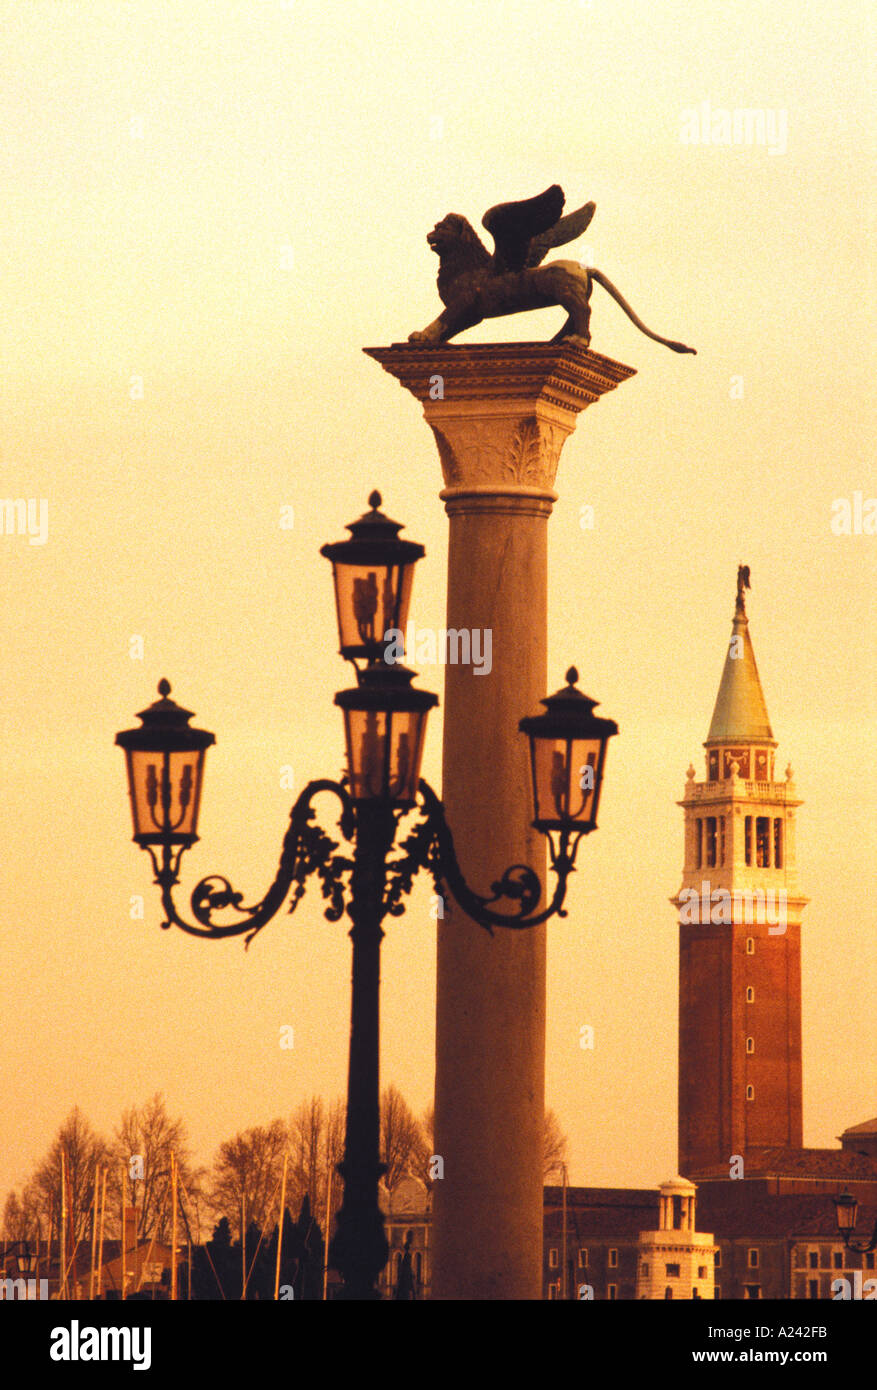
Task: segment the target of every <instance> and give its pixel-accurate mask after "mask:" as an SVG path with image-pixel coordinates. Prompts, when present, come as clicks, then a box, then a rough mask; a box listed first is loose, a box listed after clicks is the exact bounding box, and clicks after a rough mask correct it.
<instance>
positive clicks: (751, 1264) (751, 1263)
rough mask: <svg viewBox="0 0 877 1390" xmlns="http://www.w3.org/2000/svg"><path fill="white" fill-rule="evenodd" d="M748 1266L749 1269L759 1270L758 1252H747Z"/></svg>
mask: <svg viewBox="0 0 877 1390" xmlns="http://www.w3.org/2000/svg"><path fill="white" fill-rule="evenodd" d="M746 1266H747V1268H748V1269H758V1251H757V1250H747V1252H746Z"/></svg>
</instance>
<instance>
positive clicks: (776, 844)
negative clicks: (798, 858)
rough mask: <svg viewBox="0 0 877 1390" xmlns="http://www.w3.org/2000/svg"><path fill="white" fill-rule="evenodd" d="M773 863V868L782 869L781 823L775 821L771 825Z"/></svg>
mask: <svg viewBox="0 0 877 1390" xmlns="http://www.w3.org/2000/svg"><path fill="white" fill-rule="evenodd" d="M773 862H774V867H775V868H777V869H781V868H782V867H783V823H782V821H781V820H775V821H774V823H773Z"/></svg>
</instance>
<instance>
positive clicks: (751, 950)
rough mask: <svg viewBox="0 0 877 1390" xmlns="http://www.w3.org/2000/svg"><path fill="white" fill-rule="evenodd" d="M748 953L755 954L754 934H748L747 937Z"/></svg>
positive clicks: (748, 954) (749, 954)
mask: <svg viewBox="0 0 877 1390" xmlns="http://www.w3.org/2000/svg"><path fill="white" fill-rule="evenodd" d="M746 954H747V956H754V955H755V937H754V936H747V938H746Z"/></svg>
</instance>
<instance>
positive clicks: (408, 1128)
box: [381, 1086, 430, 1192]
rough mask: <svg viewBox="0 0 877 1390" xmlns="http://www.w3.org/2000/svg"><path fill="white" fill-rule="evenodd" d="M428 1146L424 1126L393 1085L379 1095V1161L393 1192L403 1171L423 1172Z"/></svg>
mask: <svg viewBox="0 0 877 1390" xmlns="http://www.w3.org/2000/svg"><path fill="white" fill-rule="evenodd" d="M429 1153H430V1149H429V1147H428V1144H427V1139H426V1135H425V1134H424V1132H423V1126H422V1125H421V1123H420V1121H419V1120H418V1119H417V1117H416V1115H415V1114H414V1112H413V1111H412V1110H411V1108H410V1107H409V1105H408V1102H407V1101H406V1100H405V1097H404V1096H403V1095H402V1094H401V1092H400V1091H398V1090H397V1089H396V1087H395V1086H387V1087H386V1089H385V1090H384V1092H383V1094H382V1095H381V1161H382V1162H383V1163H385V1164H386V1166H387V1171H386V1174H385V1175H384V1183H385V1185H386V1188H387V1191H388V1192H392V1191H393V1189H394V1188H395V1187H397V1186H398V1184H399V1181H400V1180H401V1179H402V1178H404V1176H405V1174H406V1173H414V1174H416V1175H417V1176H418V1177H420V1176H422V1175H423V1174H424V1173H425V1170H426V1165H427V1162H428V1159H429Z"/></svg>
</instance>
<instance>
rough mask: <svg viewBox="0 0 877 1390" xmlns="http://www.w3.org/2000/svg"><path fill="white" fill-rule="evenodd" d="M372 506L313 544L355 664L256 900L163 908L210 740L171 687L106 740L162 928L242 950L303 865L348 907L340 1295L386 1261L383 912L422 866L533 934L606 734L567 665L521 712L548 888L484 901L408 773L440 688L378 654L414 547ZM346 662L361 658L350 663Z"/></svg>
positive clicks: (292, 904)
mask: <svg viewBox="0 0 877 1390" xmlns="http://www.w3.org/2000/svg"><path fill="white" fill-rule="evenodd" d="M369 502H370V504H371V512H370V513H366V514H365V515H364V516H363V517H361V518H360V519H359V520H358V521H355V522H353V523H352V524H351V525H350V526H349V527H348V530H349V531H350V532H351V539H350V540H347V541H340V542H338V543H337V544H335V545H327V546H324V547H323V549H322V551H321V553H322V554H324V555H326V556H327V558H329V559H330V560H331V561H332V564H333V569H334V577H335V597H336V604H337V609H338V630H339V635H340V645H341V654H342V655H343V656H344V657H346V658H347V659H348V660H350V661H351V662H353V664H354V666H355V667H356V670H357V681H358V683H357V685H356V687H355V688H353V689H349V690H342V691H339V693H338V694H337V695H336V696H335V703H336V704H337V705H338V706H339V707H340V709H341V710H342V712H343V715H344V727H345V736H346V743H347V773H346V776H345V777H344V778H343V779H342V780H341V781H340V782H335V781H329V780H325V779H318V780H316V781H312V782H309V783H308V785H307V786H306V787H305V788H304V790H303V791H302V792H301V794H300V796H299V797H298V799H297V800H296V802H295V805H294V806H293V808H292V811H291V813H290V823H289V828H288V830H287V832H286V836H285V838H284V841H283V848H282V852H281V856H280V865H279V868H278V871H277V876H276V878H275V880H274V882H273V884H272V885H271V887H270V888H269V889H268V891H267V893H266V894H265V895H264V897H263V898H261V899H260V901H259V902H257V903H254V904H253V905H252V906H245V905H244V903H243V894H241V893H238V892H236V891H235V889H234V888H233V887H232V885H231V883H230V882H229V880H228V879H227V878H224V877H222V876H221V875H215V874H214V875H210V876H208V877H207V878H204V879H202V880H201V882H200V883H199V884H198V885H197V886H196V887H195V889H194V891H193V893H192V896H191V910H192V915H193V917H194V919H195V920H194V922H191V921H187V920H185V918H183V917H182V916H181V915H180V913H179V912H178V910H177V907H176V905H175V903H174V897H173V890H174V888H175V886H176V885H177V883H178V882H179V865H180V859H181V857H182V854H183V851H184V850H185V849H188V848H189V846H190V845H192V844H194V843H195V841H196V840H197V838H198V837H197V833H196V832H197V820H198V808H199V802H200V793H201V783H202V778H203V768H204V755H205V751H206V749H207V748H208V747H209V745H210V744H211V743H213V742H215V739H214V736H213V734H211V733H208V732H206V731H205V730H202V729H192V728H190V727H189V720H190V719H191V718H192V714H191V712H190V711H188V710H184V709H181V708H180V706H179V705H177V704H176V703H175V702H174V701H173V700H171V699H170V698H169V697H170V686H169V685H168V683H167V681H162V682H161V684H160V686H159V694H160V696H161V699H160V700H158V701H156V702H155V703H154V704H153V705H150V706H149V708H148V709H145V710H143V711H142V713H141V714H140V715H138V718H139V719H140V720H141V723H142V727H141V728H140V729H129V730H125V731H123V732H122V733H119V734H117V735H116V742H117V743H118V744H119V745H120V746H121V747H122V748H124V750H125V753H126V757H127V763H128V781H129V792H130V797H131V807H132V814H133V819H134V837H133V838H134V840H135V842H136V843H137V844H139V845H140V846H141V848H143V849H146V850H147V851H148V852H149V854H150V857H151V860H152V864H153V868H154V870H155V882H156V883H157V884H158V886H159V887H160V889H161V898H162V905H163V907H164V911H165V921H164V922H163V923H162V925H163V926H164V927H170V926H171V925H174V926H177V927H180V928H181V929H182V930H183V931H185V932H189V933H190V934H191V935H193V936H202V937H207V938H208V939H211V940H217V939H219V938H222V937H226V936H238V935H241V934H246V938H247V945H249V943H250V941H251V940H252V938H253V937H254V936H255V935H256V933H257V932H259V931H261V929H262V927H264V926H265V924H266V923H267V922H269V921H270V920H271V919H272V918H273V917H274V916H275V915H276V914H277V912H279V910H280V909H281V907H282V906H283V905H284V903H286V902H287V900H289V911H290V912H293V911H294V910H295V908H296V907H297V906H298V904H299V902H300V901H301V898H302V897H303V896H304V891H305V885H306V883H307V880H308V878H310V877H311V876H312V875H314V874H315V875H316V876H317V878H318V879H319V882H320V887H321V891H322V895H323V897H324V899H326V900H328V906H327V907H326V908H325V909H324V912H325V916H326V918H327V919H328V920H329V921H331V922H337V921H338V920H339V919H340V918H341V917H342V915H343V914H344V912H345V911H346V913H347V915H348V917H349V918H350V920H351V922H352V928H351V931H350V936H351V938H352V941H353V1000H352V1010H351V1032H350V1059H349V1072H348V1093H347V1130H346V1139H345V1150H344V1160H343V1162H342V1163H341V1164H340V1165H339V1170H340V1172H341V1174H342V1176H343V1178H344V1199H343V1202H342V1205H341V1209H340V1210H339V1212H338V1225H337V1230H336V1235H335V1237H334V1240H333V1242H332V1248H331V1251H330V1259H331V1262H332V1264H333V1266H334V1267H335V1268H337V1269H338V1270H339V1271H340V1272H341V1275H342V1278H343V1280H344V1294H343V1297H345V1298H347V1299H376V1298H378V1297H379V1294H378V1292H377V1288H376V1284H377V1279H378V1275H379V1274H380V1271H381V1270H382V1268H383V1267H384V1264H385V1263H386V1260H387V1255H388V1247H387V1241H386V1237H385V1234H384V1222H383V1215H382V1213H381V1210H380V1207H379V1204H378V1183H379V1181H380V1178H381V1176H382V1174H383V1172H384V1171H385V1170H384V1165H383V1164H382V1163H381V1162H380V1155H379V1116H380V1111H379V1070H378V1058H379V1052H378V1040H379V992H380V943H381V939H382V937H383V930H382V925H381V924H382V922H383V919H384V918H385V917H386V916H387V915H390V916H394V917H398V916H401V914H402V913H403V912H404V910H405V903H404V898H405V897H406V896H407V894H408V893H409V892H410V890H411V886H412V883H413V880H414V877H415V875H416V874H417V872H418V871H419V870H420V869H426V870H427V871H428V872H429V873H430V874H431V875H432V878H433V881H434V884H435V887H436V891H437V892H438V893H442V892H443V891H444V885H445V884H446V885H447V888H448V889H449V891H450V892H451V893H452V894H453V896H454V897H455V898H456V900H457V901H458V902H459V903H460V905H461V906H462V907H463V909H464V910H465V911H466V913H467V914H468V915H469V916H470V917H472V918H473V919H474V920H475V921H476V922H478V923H480V924H481V925H482V926H483V927H485V928H486V929H487V930H488V931H492V929H493V927H495V926H501V927H513V928H526V927H531V926H534V925H535V924H536V923H538V922H544V921H546V920H547V918H549V917H551V916H553V915H554V914H555V913H556V914H558V915H560V916H564V915H565V913H564V909H563V900H564V897H565V893H566V882H567V879H568V877H569V875H570V873H572V871H573V868H574V863H575V855H576V849H577V846H578V842H579V840H580V839H581V837H582V835H585V834H588V833H589V832H590V831H591V830H593V829H595V827H596V814H597V805H598V802H599V796H600V785H601V781H602V776H603V766H604V762H605V755H606V745H607V743H608V740H609V738H611V737H612V736H613V735H614V734H616V733H617V732H618V729H617V726H616V725H615V724H614V723H613V721H612V720H609V719H599V718H596V717H595V716H594V715H593V713H592V711H593V707H594V701H592V700H589V699H587V697H586V696H584V695H582V694H581V692H580V691H578V690H577V689H576V688H575V682H576V680H577V679H578V676H577V673H576V672H575V670H574V669H571V670H570V671H569V672H568V674H567V681H568V684H567V687H566V689H564V690H562V691H558V692H557V694H555V695H552V696H549V697H548V698H547V699H546V700H544V701H543V704H544V705H545V706H546V713H545V714H542V715H537V716H533V717H532V718H529V719H522V720H521V723H520V726H519V727H520V729H521V730H522V731H523V732H525V733H527V734H528V735H529V738H530V743H531V762H532V767H533V778H534V797H535V806H536V819H535V821H534V824H535V825H536V826H537V827H538V828H539V829H540V830H541V831H542V832H543V833H544V834H546V835H547V836H548V838H549V843H550V844H551V864H552V870H553V872H554V873H555V875H556V877H557V884H556V887H555V890H554V894H553V896H552V899H551V902H550V903H549V905H548V906H547V907H546V908H544V909H543V910H542V911H541V912H537V911H536V910H535V909H536V908H537V907H538V904H539V901H540V898H541V897H542V885H541V884H540V882H539V879H538V877H537V875H536V874H535V873H534V872H533V870H532V869H530V868H529V867H528V866H527V865H522V864H517V865H512V866H511V867H510V868H508V869H506V870H505V872H504V873H503V874H502V876H501V878H499V879H498V880H497V881H496V882H495V883H493V884H492V886H491V896H489V897H482V896H481V895H479V894H477V893H475V892H473V891H472V890H471V889H470V888H469V886H468V885H467V884H466V882H465V879H464V878H463V875H462V872H461V870H460V867H459V864H458V862H457V856H456V853H455V850H454V842H453V837H452V834H451V830H450V827H449V826H448V824H447V821H446V819H445V815H444V808H443V806H442V803H441V801H440V800H439V799H438V797H437V796H436V795H435V793H434V792H433V791H432V790H431V788H430V787H429V786H428V785H427V783H426V782H424V781H422V780H420V779H419V773H420V762H421V757H422V753H423V744H424V737H425V733H426V719H427V715H428V713H429V710H430V709H431V708H432V707H433V706H434V705H435V704H437V703H438V701H437V697H436V696H435V695H433V694H431V693H429V692H427V691H422V690H417V689H415V688H414V687H413V686H412V678H413V673H412V672H411V671H409V670H407V669H406V668H405V667H404V666H400V665H397V664H395V663H393V664H390V663H389V662H385V661H384V655H383V654H384V649H385V646H386V639H385V636H384V634H385V633H386V632H387V631H388V630H389V629H390V628H396V629H397V630H402V631H404V630H405V623H406V620H407V611H408V603H409V599H410V594H411V579H412V573H413V566H414V564H415V563H416V561H417V560H419V559H420V558H421V556H422V555H423V553H424V551H423V547H422V546H420V545H416V544H414V543H413V542H411V541H402V540H399V538H398V534H397V533H398V531H399V530H400V529H401V527H400V524H399V523H398V522H394V521H391V520H390V519H389V518H388V517H385V516H384V515H383V514H382V513H381V512H380V511H379V510H378V508H379V507H380V503H381V498H380V494H379V493H376V492H374V493H372V494H371V497H370V498H369ZM357 660H361V661H363V662H364V663H365V664H364V665H363V666H362V667H359V666H356V662H357ZM323 792H329V793H331V794H332V795H333V796H334V797H336V799H337V800H338V802H339V803H340V807H341V814H340V817H339V820H338V827H339V829H340V832H341V836H342V838H343V840H345V841H347V842H348V844H350V845H352V848H353V855H352V857H350V855H348V854H345V853H343V852H341V846H340V844H339V842H338V841H336V840H333V839H331V838H330V837H329V836H328V835H327V834H326V833H325V832H324V831H323V830H322V828H321V827H320V826H319V825H317V824H314V819H313V818H314V815H315V811H314V806H313V802H314V799H315V797H317V796H318V795H320V794H321V793H323ZM415 808H418V809H419V811H420V816H419V819H418V820H417V822H416V824H415V825H414V828H413V829H412V830H411V832H410V833H409V834H408V836H407V837H406V839H404V840H403V841H402V842H401V844H400V845H399V854H398V856H396V857H394V858H389V857H388V856H390V854H391V852H392V850H393V845H394V842H395V838H396V831H397V826H398V825H399V823H400V821H401V820H402V818H403V817H404V816H405V815H406V814H407V813H409V812H410V811H412V810H413V809H415ZM552 834H556V836H557V843H556V844H555V843H554V841H553V840H552V838H551V837H552ZM159 849H160V850H161V856H160V857H159V855H158V850H159ZM502 902H507V903H508V904H510V909H509V910H507V911H499V910H498V908H497V906H496V904H499V903H502ZM229 912H231V913H233V914H234V920H232V921H231V922H228V921H226V920H224V917H225V914H227V913H229Z"/></svg>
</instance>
